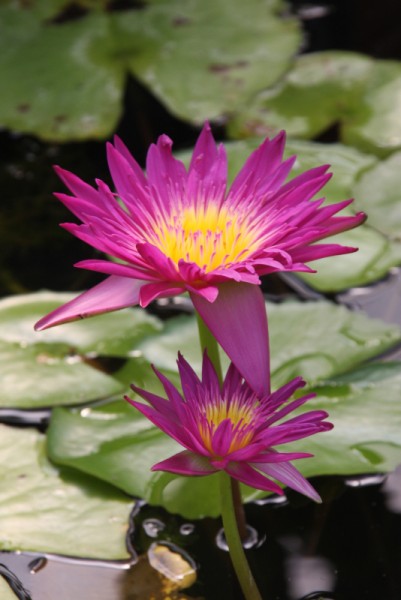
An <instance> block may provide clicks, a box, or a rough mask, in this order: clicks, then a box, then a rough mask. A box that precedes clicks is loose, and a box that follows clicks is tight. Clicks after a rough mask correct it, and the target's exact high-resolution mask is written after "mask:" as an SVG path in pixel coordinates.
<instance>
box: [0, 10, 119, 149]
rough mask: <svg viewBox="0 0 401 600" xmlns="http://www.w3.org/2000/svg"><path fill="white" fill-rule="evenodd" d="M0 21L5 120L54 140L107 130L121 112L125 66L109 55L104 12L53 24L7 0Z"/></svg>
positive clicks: (0, 114)
mask: <svg viewBox="0 0 401 600" xmlns="http://www.w3.org/2000/svg"><path fill="white" fill-rule="evenodd" d="M0 22H1V36H0V56H1V59H0V77H1V80H2V81H6V82H7V85H4V86H3V90H2V95H1V100H0V123H1V124H2V125H3V127H4V126H5V127H8V128H11V129H15V130H16V131H23V132H24V133H30V134H35V135H36V136H38V137H40V138H42V139H47V140H57V141H66V140H71V139H74V140H82V139H93V138H95V139H99V138H100V139H102V138H105V137H106V136H107V135H109V134H110V132H111V131H112V130H113V129H114V127H115V126H116V123H117V120H118V118H119V116H120V112H121V100H122V92H123V83H124V70H123V66H122V64H121V63H120V64H119V63H117V62H115V61H113V60H112V53H113V43H112V39H111V37H110V31H109V22H108V19H107V18H106V16H105V15H103V14H100V13H94V14H91V15H87V16H85V18H83V19H77V20H74V21H70V22H66V23H63V24H55V23H50V22H42V21H41V20H40V18H39V17H38V16H35V15H34V14H32V13H31V12H30V11H26V12H25V11H23V10H17V9H15V8H14V9H13V8H11V7H7V6H3V7H2V8H1V9H0ZM60 65H62V67H63V68H62V69H60Z"/></svg>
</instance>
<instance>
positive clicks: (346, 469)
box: [294, 362, 401, 477]
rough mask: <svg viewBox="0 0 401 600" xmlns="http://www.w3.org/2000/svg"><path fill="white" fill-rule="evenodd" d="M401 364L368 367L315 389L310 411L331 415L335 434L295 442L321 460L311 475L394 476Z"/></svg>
mask: <svg viewBox="0 0 401 600" xmlns="http://www.w3.org/2000/svg"><path fill="white" fill-rule="evenodd" d="M400 383H401V363H399V362H397V363H377V364H369V365H366V366H363V367H361V368H360V369H358V370H356V371H354V372H351V373H349V374H345V375H340V376H337V377H336V378H334V379H332V380H330V381H328V382H327V383H322V384H321V385H320V386H319V387H317V388H316V390H315V391H316V392H317V397H316V399H314V400H311V401H310V402H309V407H310V408H311V407H313V408H314V409H317V410H319V409H320V408H322V409H323V410H327V411H328V412H329V414H330V421H332V423H334V429H333V430H332V431H330V432H328V433H325V434H324V436H320V435H319V436H314V437H312V438H310V439H309V440H303V441H302V442H301V441H300V442H296V443H295V444H294V447H296V449H297V451H298V450H300V449H301V448H303V449H306V448H308V450H307V451H308V452H313V453H314V454H315V455H316V458H314V459H313V460H305V461H302V471H303V473H304V474H305V475H306V476H307V477H310V476H313V475H323V474H324V475H331V474H341V475H349V474H360V473H373V472H379V473H380V472H385V471H391V470H392V469H394V468H395V467H396V466H397V465H398V464H399V463H400V462H401V403H400ZM300 451H302V450H300Z"/></svg>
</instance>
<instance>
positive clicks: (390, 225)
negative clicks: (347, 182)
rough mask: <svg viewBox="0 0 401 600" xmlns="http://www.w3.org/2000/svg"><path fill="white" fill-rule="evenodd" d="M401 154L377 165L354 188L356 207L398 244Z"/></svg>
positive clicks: (400, 229) (399, 232) (400, 204)
mask: <svg viewBox="0 0 401 600" xmlns="http://www.w3.org/2000/svg"><path fill="white" fill-rule="evenodd" d="M400 189H401V152H396V153H395V154H392V155H391V156H390V157H389V158H387V159H385V160H383V161H381V162H379V163H377V164H376V165H374V166H373V167H372V168H370V169H369V170H368V171H366V172H365V173H363V174H362V175H361V177H360V179H359V181H358V182H357V183H356V184H355V185H354V190H353V191H354V195H355V198H356V202H355V204H356V206H357V207H358V208H360V209H361V210H364V211H365V212H366V213H367V214H368V215H369V223H370V224H371V226H372V227H374V228H375V229H378V230H379V231H380V232H382V233H384V234H386V235H388V236H389V237H390V238H392V239H394V240H397V241H401V196H400Z"/></svg>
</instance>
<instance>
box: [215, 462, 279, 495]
mask: <svg viewBox="0 0 401 600" xmlns="http://www.w3.org/2000/svg"><path fill="white" fill-rule="evenodd" d="M258 468H259V465H258ZM224 470H225V471H226V473H228V474H229V475H231V477H234V479H238V480H239V481H242V483H245V484H246V485H249V486H250V487H253V488H256V489H257V490H264V491H266V492H275V493H276V494H280V495H283V493H284V492H283V490H282V489H281V487H280V486H278V485H277V484H276V483H275V482H274V481H271V480H270V479H267V477H264V476H263V475H261V474H260V473H259V472H258V471H256V470H255V469H254V468H253V467H251V466H250V465H248V464H246V463H239V462H232V463H229V464H228V466H227V467H226V468H225V469H224Z"/></svg>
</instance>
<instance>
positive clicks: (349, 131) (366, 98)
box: [342, 60, 401, 156]
mask: <svg viewBox="0 0 401 600" xmlns="http://www.w3.org/2000/svg"><path fill="white" fill-rule="evenodd" d="M400 95H401V62H398V61H386V60H380V61H375V62H374V65H373V69H372V73H371V75H370V77H369V81H368V85H367V88H366V89H365V92H364V95H363V98H362V101H361V103H360V105H359V108H358V111H356V112H355V114H354V117H353V119H350V120H349V122H348V123H345V124H344V127H343V132H342V140H343V141H344V142H345V143H346V144H351V145H353V146H356V147H358V148H360V149H361V150H364V151H367V152H374V153H375V154H377V155H378V156H388V155H389V154H390V153H391V152H394V151H395V150H400V149H401V108H400Z"/></svg>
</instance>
